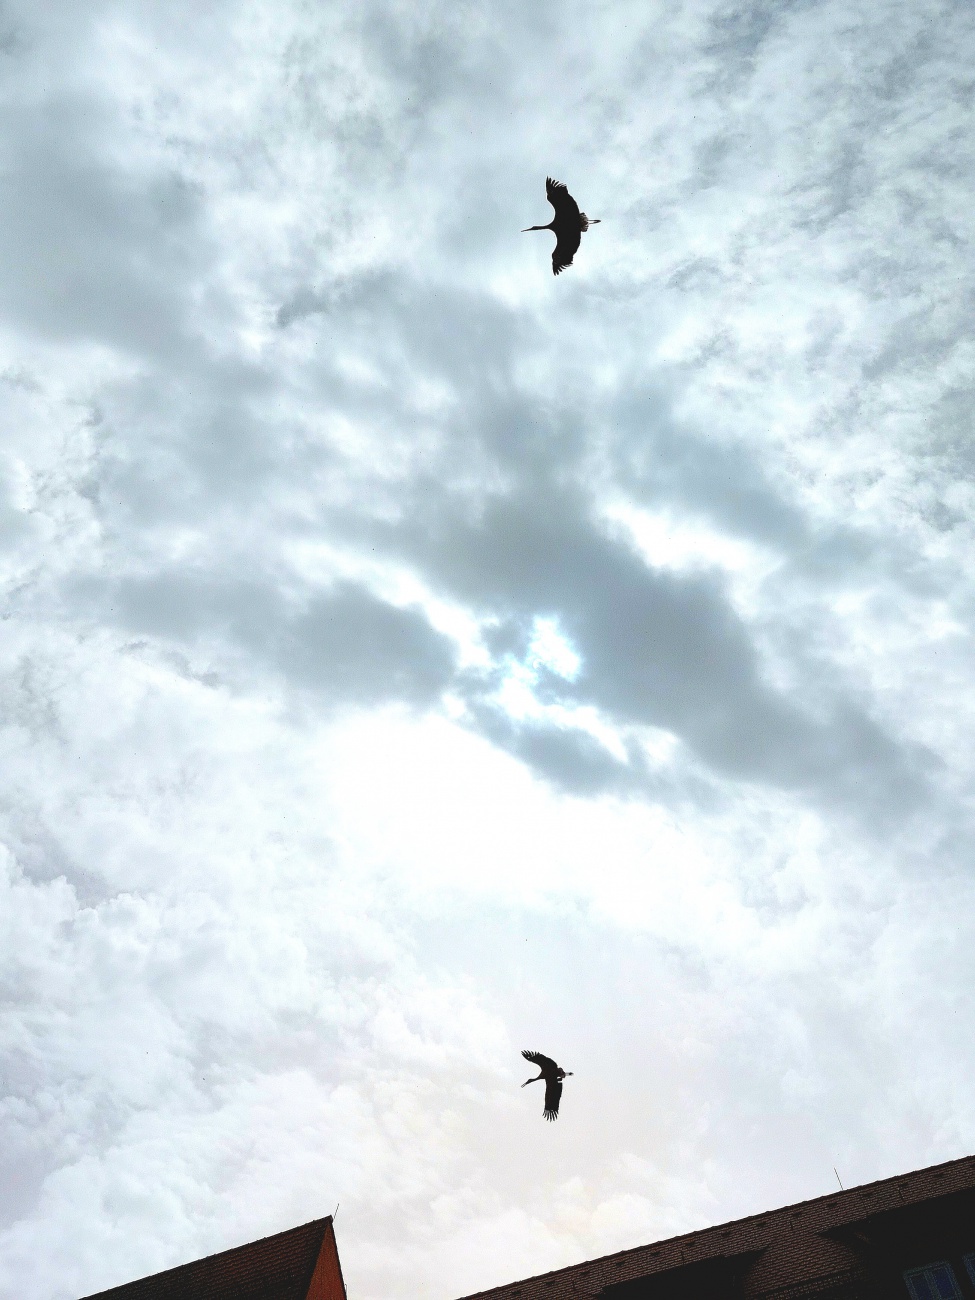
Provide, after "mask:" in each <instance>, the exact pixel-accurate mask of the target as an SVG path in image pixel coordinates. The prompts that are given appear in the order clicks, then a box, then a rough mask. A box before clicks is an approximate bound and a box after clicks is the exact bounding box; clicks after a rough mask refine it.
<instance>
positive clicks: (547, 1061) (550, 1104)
mask: <svg viewBox="0 0 975 1300" xmlns="http://www.w3.org/2000/svg"><path fill="white" fill-rule="evenodd" d="M522 1056H523V1057H524V1058H525V1060H526V1061H531V1063H532V1065H537V1066H538V1068H539V1070H541V1074H537V1075H536V1076H535V1078H534V1079H526V1080H525V1082H524V1083H523V1084H522V1085H521V1086H522V1087H523V1088H527V1087H528V1085H529V1084H530V1083H538V1081H539V1079H544V1080H545V1118H546V1119H558V1117H559V1101H560V1100H561V1098H562V1080H563V1079H568V1078H569V1076H570V1075H571V1074H572V1071H571V1070H569V1071H568V1072H566V1071H565V1070H563V1069H562V1067H561V1065H556V1064H555V1062H554V1061H553V1060H552V1058H551V1057H550V1056H543V1055H542V1054H541V1052H522Z"/></svg>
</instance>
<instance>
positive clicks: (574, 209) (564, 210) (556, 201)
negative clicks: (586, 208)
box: [545, 176, 579, 222]
mask: <svg viewBox="0 0 975 1300" xmlns="http://www.w3.org/2000/svg"><path fill="white" fill-rule="evenodd" d="M545 193H546V194H547V195H548V201H549V203H551V205H552V207H553V208H554V209H555V215H556V216H557V217H571V218H572V219H573V220H574V221H576V222H578V220H579V205H578V203H576V201H575V199H574V198H573V197H572V195H571V194H570V193H569V191H568V190H567V189H566V188H565V186H564V185H563V184H562V182H561V181H553V180H552V178H551V176H546V177H545Z"/></svg>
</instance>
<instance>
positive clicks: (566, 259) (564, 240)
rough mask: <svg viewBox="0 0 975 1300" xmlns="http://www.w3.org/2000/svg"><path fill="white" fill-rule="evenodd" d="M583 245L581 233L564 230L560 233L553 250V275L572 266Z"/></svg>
mask: <svg viewBox="0 0 975 1300" xmlns="http://www.w3.org/2000/svg"><path fill="white" fill-rule="evenodd" d="M581 243H582V232H581V231H579V230H563V231H560V232H559V237H558V243H557V244H556V245H555V248H554V249H553V250H552V274H553V275H558V274H559V272H560V271H564V270H565V268H566V267H567V266H571V265H572V259H573V257H575V255H576V253H577V252H578V251H579V245H580V244H581Z"/></svg>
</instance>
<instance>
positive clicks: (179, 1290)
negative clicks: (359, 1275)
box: [86, 1216, 345, 1300]
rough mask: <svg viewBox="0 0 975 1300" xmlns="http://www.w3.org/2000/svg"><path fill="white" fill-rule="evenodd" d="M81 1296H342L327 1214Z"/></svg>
mask: <svg viewBox="0 0 975 1300" xmlns="http://www.w3.org/2000/svg"><path fill="white" fill-rule="evenodd" d="M86 1300H345V1288H344V1286H343V1285H342V1272H341V1268H340V1266H339V1261H338V1251H337V1249H336V1246H335V1234H334V1232H333V1231H332V1219H331V1216H329V1217H328V1218H325V1219H315V1220H313V1221H312V1222H311V1223H305V1224H303V1225H302V1226H301V1227H299V1228H289V1229H288V1231H287V1232H278V1233H276V1234H275V1235H274V1236H273V1237H264V1238H263V1239H262V1240H261V1241H252V1242H250V1243H248V1244H247V1245H246V1246H236V1247H235V1248H234V1249H233V1250H224V1251H221V1252H220V1254H218V1255H208V1256H207V1257H206V1258H205V1259H197V1260H193V1262H192V1263H190V1264H181V1265H180V1266H179V1267H178V1268H170V1269H167V1270H166V1272H165V1273H154V1274H153V1275H152V1276H151V1277H144V1278H140V1279H139V1280H138V1281H137V1282H126V1283H125V1285H124V1286H116V1287H112V1288H111V1290H109V1291H99V1292H98V1293H97V1295H92V1296H88V1297H86Z"/></svg>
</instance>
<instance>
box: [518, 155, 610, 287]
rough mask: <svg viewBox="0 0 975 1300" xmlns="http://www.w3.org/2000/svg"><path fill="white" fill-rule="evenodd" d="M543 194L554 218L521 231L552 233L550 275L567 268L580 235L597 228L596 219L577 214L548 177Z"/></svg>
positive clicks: (563, 190)
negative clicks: (553, 243) (549, 204)
mask: <svg viewBox="0 0 975 1300" xmlns="http://www.w3.org/2000/svg"><path fill="white" fill-rule="evenodd" d="M545 193H546V194H547V195H548V201H549V203H551V205H552V207H553V208H554V209H555V216H554V217H553V218H552V220H551V221H550V222H549V223H548V225H547V226H526V227H525V229H524V230H523V231H522V232H521V233H522V234H523V235H527V234H528V232H529V230H551V231H553V232H554V234H555V248H554V250H553V252H552V274H553V275H558V274H559V272H560V271H564V270H565V268H566V267H567V266H571V265H572V259H573V257H574V256H575V254H576V251H577V249H578V247H579V245H580V243H581V242H582V233H583V231H584V230H588V229H589V227H590V226H598V225H599V218H598V217H587V216H586V214H585V213H584V212H580V211H579V205H578V203H576V201H575V199H574V198H573V197H572V195H571V194H570V193H569V191H568V190H567V189H566V188H565V186H564V185H563V184H562V182H561V181H553V180H552V178H551V176H546V178H545Z"/></svg>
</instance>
